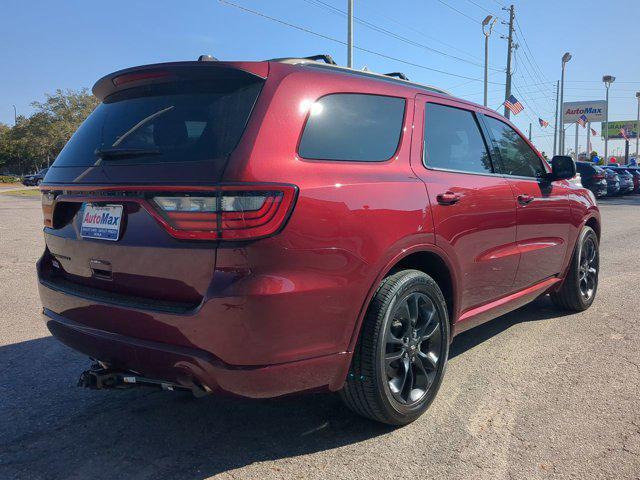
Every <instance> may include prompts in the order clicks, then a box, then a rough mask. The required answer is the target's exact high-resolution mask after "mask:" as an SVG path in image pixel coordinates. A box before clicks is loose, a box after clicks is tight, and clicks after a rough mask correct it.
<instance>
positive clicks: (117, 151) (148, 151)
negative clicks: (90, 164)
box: [94, 148, 162, 158]
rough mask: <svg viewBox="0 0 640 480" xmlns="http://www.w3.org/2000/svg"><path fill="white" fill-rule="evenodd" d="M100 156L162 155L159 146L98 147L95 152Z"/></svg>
mask: <svg viewBox="0 0 640 480" xmlns="http://www.w3.org/2000/svg"><path fill="white" fill-rule="evenodd" d="M94 153H95V154H96V157H98V158H131V157H143V156H146V155H160V154H161V153H162V152H161V151H160V149H158V148H96V151H95V152H94Z"/></svg>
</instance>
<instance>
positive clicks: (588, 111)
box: [564, 107, 603, 115]
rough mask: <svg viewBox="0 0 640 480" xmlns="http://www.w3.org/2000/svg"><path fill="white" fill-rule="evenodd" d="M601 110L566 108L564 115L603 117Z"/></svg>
mask: <svg viewBox="0 0 640 480" xmlns="http://www.w3.org/2000/svg"><path fill="white" fill-rule="evenodd" d="M602 110H603V109H602V108H593V107H588V108H567V111H566V112H564V114H565V115H603V113H602Z"/></svg>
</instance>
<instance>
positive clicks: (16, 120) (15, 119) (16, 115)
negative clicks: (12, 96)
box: [13, 105, 18, 126]
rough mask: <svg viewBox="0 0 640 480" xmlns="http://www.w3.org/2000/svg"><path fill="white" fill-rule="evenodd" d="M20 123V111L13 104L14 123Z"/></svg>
mask: <svg viewBox="0 0 640 480" xmlns="http://www.w3.org/2000/svg"><path fill="white" fill-rule="evenodd" d="M17 123H18V111H17V110H16V106H15V105H13V125H14V126H15V125H16V124H17Z"/></svg>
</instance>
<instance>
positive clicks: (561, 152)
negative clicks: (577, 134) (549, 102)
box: [558, 52, 571, 155]
mask: <svg viewBox="0 0 640 480" xmlns="http://www.w3.org/2000/svg"><path fill="white" fill-rule="evenodd" d="M569 60H571V54H570V53H569V52H567V53H565V54H564V55H563V56H562V76H561V77H560V143H559V148H558V150H559V152H558V154H559V155H564V67H565V65H566V64H567V62H568V61H569Z"/></svg>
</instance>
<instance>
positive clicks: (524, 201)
mask: <svg viewBox="0 0 640 480" xmlns="http://www.w3.org/2000/svg"><path fill="white" fill-rule="evenodd" d="M533 198H534V197H533V195H518V203H519V204H520V205H528V204H529V203H531V202H533Z"/></svg>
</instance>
